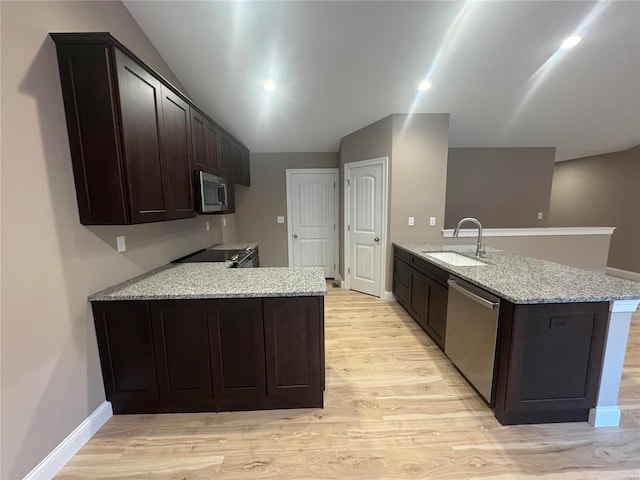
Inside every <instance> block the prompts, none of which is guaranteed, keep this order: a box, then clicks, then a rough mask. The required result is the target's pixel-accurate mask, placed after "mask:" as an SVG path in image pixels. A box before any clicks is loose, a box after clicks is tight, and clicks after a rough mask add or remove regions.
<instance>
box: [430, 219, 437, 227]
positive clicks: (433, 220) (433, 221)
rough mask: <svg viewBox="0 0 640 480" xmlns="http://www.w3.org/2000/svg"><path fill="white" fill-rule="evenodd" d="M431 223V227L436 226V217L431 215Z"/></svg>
mask: <svg viewBox="0 0 640 480" xmlns="http://www.w3.org/2000/svg"><path fill="white" fill-rule="evenodd" d="M429 225H430V226H431V227H435V226H436V217H429Z"/></svg>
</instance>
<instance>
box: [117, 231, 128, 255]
mask: <svg viewBox="0 0 640 480" xmlns="http://www.w3.org/2000/svg"><path fill="white" fill-rule="evenodd" d="M116 244H117V245H118V252H126V251H127V244H126V243H125V241H124V235H118V236H117V237H116Z"/></svg>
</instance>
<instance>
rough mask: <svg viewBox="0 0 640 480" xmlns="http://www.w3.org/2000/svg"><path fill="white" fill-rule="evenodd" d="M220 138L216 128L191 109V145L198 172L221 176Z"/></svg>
mask: <svg viewBox="0 0 640 480" xmlns="http://www.w3.org/2000/svg"><path fill="white" fill-rule="evenodd" d="M219 143H220V142H219V136H218V131H217V130H216V129H215V127H214V126H213V125H212V124H211V122H209V120H207V119H206V118H205V117H204V116H202V115H200V113H199V112H198V111H197V110H194V109H191V145H192V149H193V163H194V167H195V168H196V169H197V170H203V171H205V172H208V173H212V174H214V175H220V174H221V173H222V168H221V165H220V152H219V147H220V145H219Z"/></svg>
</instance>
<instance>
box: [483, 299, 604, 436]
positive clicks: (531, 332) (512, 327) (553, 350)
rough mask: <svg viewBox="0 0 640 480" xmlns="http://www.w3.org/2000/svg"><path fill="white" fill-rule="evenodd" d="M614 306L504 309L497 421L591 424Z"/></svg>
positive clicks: (505, 304) (507, 305) (504, 306)
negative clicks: (610, 314) (609, 322)
mask: <svg viewBox="0 0 640 480" xmlns="http://www.w3.org/2000/svg"><path fill="white" fill-rule="evenodd" d="M608 307H609V305H608V303H607V302H598V303H573V304H571V303H555V304H554V303H547V304H539V305H514V304H511V303H509V302H507V301H504V300H503V301H501V304H500V324H501V327H500V334H499V335H500V338H499V347H498V368H497V370H498V372H497V383H496V399H495V401H496V405H495V413H496V418H497V419H498V421H500V423H501V424H503V425H513V424H519V423H550V422H586V421H587V419H588V417H589V409H590V408H591V407H593V406H594V405H595V404H596V400H597V396H598V388H599V383H600V375H601V371H602V362H603V350H604V344H605V339H606V336H607V333H606V332H607V323H608Z"/></svg>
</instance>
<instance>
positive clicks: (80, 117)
mask: <svg viewBox="0 0 640 480" xmlns="http://www.w3.org/2000/svg"><path fill="white" fill-rule="evenodd" d="M57 50H58V64H59V67H60V81H61V85H62V94H63V99H64V110H65V115H66V118H67V130H68V134H69V146H70V148H71V160H72V162H73V176H74V180H75V186H76V196H77V200H78V212H79V214H80V222H81V223H82V224H83V225H95V224H126V223H129V206H128V203H127V200H126V187H125V184H124V172H123V171H122V170H123V169H122V164H121V156H122V152H121V149H120V141H119V140H118V136H117V128H116V124H117V118H118V114H117V111H116V108H115V105H114V104H113V102H112V99H113V92H114V91H115V88H116V87H115V85H114V83H113V80H114V78H115V77H114V75H113V74H112V71H113V70H112V69H113V68H114V66H113V64H112V60H113V56H112V55H111V52H112V49H110V48H109V47H107V46H105V45H58V47H57Z"/></svg>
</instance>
